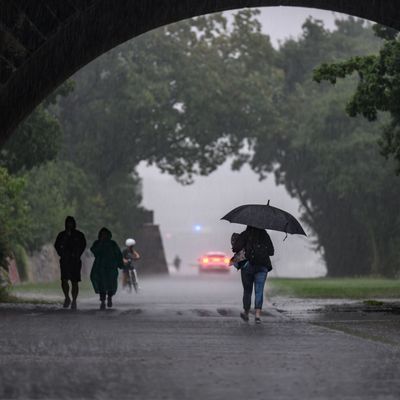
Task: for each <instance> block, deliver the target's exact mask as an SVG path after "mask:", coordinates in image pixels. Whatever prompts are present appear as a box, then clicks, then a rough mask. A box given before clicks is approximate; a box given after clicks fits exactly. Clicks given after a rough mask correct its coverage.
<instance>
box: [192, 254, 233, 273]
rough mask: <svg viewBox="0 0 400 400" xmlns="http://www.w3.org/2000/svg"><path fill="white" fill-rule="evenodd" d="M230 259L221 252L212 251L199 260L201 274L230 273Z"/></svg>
mask: <svg viewBox="0 0 400 400" xmlns="http://www.w3.org/2000/svg"><path fill="white" fill-rule="evenodd" d="M229 261H230V257H229V256H228V255H227V254H226V253H223V252H221V251H210V252H208V253H205V254H204V255H203V256H202V257H200V258H199V272H229V271H230V270H231V267H230V266H229Z"/></svg>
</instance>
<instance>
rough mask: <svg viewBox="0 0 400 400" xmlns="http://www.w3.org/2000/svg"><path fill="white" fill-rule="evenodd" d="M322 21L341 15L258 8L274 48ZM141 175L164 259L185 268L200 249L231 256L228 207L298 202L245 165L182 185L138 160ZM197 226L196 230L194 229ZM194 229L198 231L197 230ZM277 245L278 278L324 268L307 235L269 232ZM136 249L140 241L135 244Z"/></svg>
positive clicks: (292, 207) (294, 209)
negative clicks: (176, 260) (305, 25)
mask: <svg viewBox="0 0 400 400" xmlns="http://www.w3.org/2000/svg"><path fill="white" fill-rule="evenodd" d="M310 15H311V16H312V17H314V18H316V19H321V20H323V21H324V23H325V26H326V27H327V28H328V29H334V26H335V25H334V20H335V18H340V17H342V16H341V15H340V14H334V13H332V12H328V11H322V10H314V9H305V8H294V7H269V8H264V9H262V14H261V17H260V19H261V21H262V23H263V30H264V31H265V33H267V34H268V35H269V36H270V37H271V40H272V42H273V44H274V45H275V46H278V45H279V42H280V41H283V40H284V39H286V38H288V37H297V36H298V35H299V34H300V33H301V26H302V24H303V22H304V21H305V19H306V18H307V17H308V16H310ZM139 173H140V175H141V176H142V178H143V196H144V198H143V204H144V206H145V207H147V208H149V209H152V210H154V214H155V223H157V224H159V225H160V228H161V232H162V235H163V241H164V246H165V250H166V255H167V259H168V261H172V259H173V257H174V256H175V254H179V256H180V257H181V258H182V259H183V265H184V268H186V269H187V270H189V269H190V268H192V269H194V268H193V267H191V266H190V265H193V264H195V263H196V260H197V259H198V258H199V257H200V256H201V255H202V253H203V252H207V251H212V250H219V251H225V252H227V253H228V254H230V245H229V240H230V235H231V234H232V232H235V231H236V232H240V231H241V230H242V229H243V227H242V226H240V225H231V224H229V223H228V222H226V221H220V218H221V217H222V216H223V215H224V214H225V213H227V212H228V211H230V209H232V208H234V207H236V206H238V205H241V204H246V203H261V204H263V203H267V201H268V200H269V199H270V200H271V204H272V205H275V206H277V207H280V208H284V209H286V210H287V211H289V212H291V213H293V214H294V215H295V216H298V215H299V204H298V202H297V201H296V200H294V199H291V198H290V197H289V196H288V194H287V193H286V191H285V189H284V188H283V187H277V186H276V185H275V183H274V179H273V177H272V176H271V177H270V178H268V179H267V180H265V181H262V182H260V181H259V180H258V177H257V175H256V174H255V173H253V172H252V171H251V170H250V169H249V168H248V167H246V168H243V169H242V171H240V172H233V171H231V170H230V166H229V164H225V165H223V166H222V167H221V168H219V169H218V170H217V171H216V172H215V173H213V174H211V175H210V176H208V177H199V178H197V179H196V182H195V183H194V184H192V185H191V186H186V187H184V186H181V185H180V184H178V183H177V182H175V180H174V179H173V178H172V177H170V176H168V175H163V174H161V173H159V172H158V170H157V169H156V168H153V167H147V166H145V165H144V164H142V165H141V166H140V168H139ZM196 227H197V228H196ZM196 229H200V230H199V231H196ZM271 237H272V239H273V241H274V244H275V247H276V252H275V254H276V256H275V257H274V258H273V264H274V272H273V273H274V274H275V275H278V276H320V275H323V274H325V267H324V266H323V263H322V262H321V259H320V256H319V255H318V254H315V252H313V251H312V250H311V241H310V239H307V238H304V237H298V236H289V237H288V238H287V239H286V241H285V242H283V238H284V235H283V234H281V233H276V232H271ZM138 249H140V243H138Z"/></svg>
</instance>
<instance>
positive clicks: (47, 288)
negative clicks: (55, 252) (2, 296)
mask: <svg viewBox="0 0 400 400" xmlns="http://www.w3.org/2000/svg"><path fill="white" fill-rule="evenodd" d="M18 294H20V295H22V296H23V301H25V300H26V299H27V297H28V296H29V295H30V294H32V298H33V299H37V298H39V297H40V296H62V290H61V283H60V281H55V282H46V283H30V282H29V283H20V284H18V285H14V286H13V287H12V288H11V290H10V297H17V298H18ZM91 294H93V289H92V286H91V284H90V282H89V281H87V280H86V281H84V282H81V283H80V284H79V296H82V297H88V296H90V295H91Z"/></svg>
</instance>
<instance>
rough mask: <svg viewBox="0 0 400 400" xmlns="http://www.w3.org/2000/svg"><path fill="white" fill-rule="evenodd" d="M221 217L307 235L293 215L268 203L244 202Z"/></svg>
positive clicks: (254, 225)
mask: <svg viewBox="0 0 400 400" xmlns="http://www.w3.org/2000/svg"><path fill="white" fill-rule="evenodd" d="M221 219H225V220H226V221H229V222H232V223H235V224H242V225H249V226H253V227H254V228H260V229H271V230H273V231H280V232H285V233H286V234H288V233H291V234H299V235H304V236H307V235H306V233H305V232H304V230H303V228H302V227H301V225H300V223H299V221H297V219H296V218H295V217H293V215H291V214H289V213H288V212H286V211H283V210H281V209H280V208H276V207H272V206H270V205H269V200H268V204H266V205H264V204H245V205H243V206H239V207H236V208H235V209H233V210H232V211H230V212H229V213H228V214H226V215H225V216H224V217H222V218H221Z"/></svg>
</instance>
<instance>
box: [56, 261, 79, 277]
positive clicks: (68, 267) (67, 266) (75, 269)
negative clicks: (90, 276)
mask: <svg viewBox="0 0 400 400" xmlns="http://www.w3.org/2000/svg"><path fill="white" fill-rule="evenodd" d="M60 269H61V280H63V281H64V280H65V281H71V282H80V281H81V269H82V263H81V262H80V261H79V262H73V263H71V262H63V261H61V262H60Z"/></svg>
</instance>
